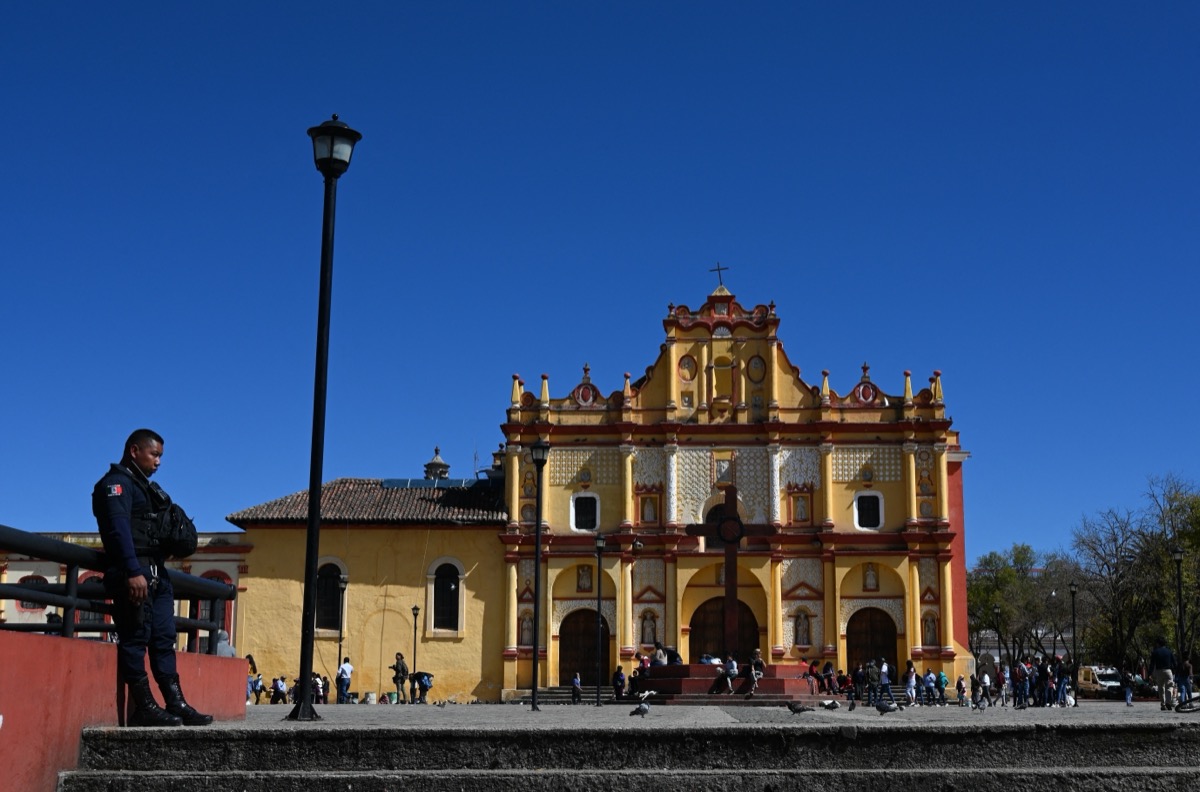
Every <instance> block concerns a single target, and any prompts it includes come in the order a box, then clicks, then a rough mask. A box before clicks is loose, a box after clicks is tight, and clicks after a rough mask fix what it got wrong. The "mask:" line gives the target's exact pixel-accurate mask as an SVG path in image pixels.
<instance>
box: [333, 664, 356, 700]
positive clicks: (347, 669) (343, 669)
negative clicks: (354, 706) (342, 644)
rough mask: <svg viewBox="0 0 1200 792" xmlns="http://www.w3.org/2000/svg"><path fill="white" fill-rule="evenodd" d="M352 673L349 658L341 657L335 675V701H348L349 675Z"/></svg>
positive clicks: (352, 668) (352, 669) (352, 667)
mask: <svg viewBox="0 0 1200 792" xmlns="http://www.w3.org/2000/svg"><path fill="white" fill-rule="evenodd" d="M353 673H354V666H352V665H350V658H349V657H343V658H342V664H341V665H340V666H338V670H337V677H336V678H335V682H336V684H337V703H338V704H349V703H350V676H351V675H352V674H353Z"/></svg>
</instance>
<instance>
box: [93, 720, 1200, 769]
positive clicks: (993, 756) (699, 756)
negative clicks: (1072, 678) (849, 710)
mask: <svg viewBox="0 0 1200 792" xmlns="http://www.w3.org/2000/svg"><path fill="white" fill-rule="evenodd" d="M479 706H487V705H479ZM506 709H511V710H513V715H514V716H519V717H514V718H511V719H510V718H507V717H503V716H502V718H501V720H503V721H504V723H503V724H501V725H499V726H493V727H490V728H479V727H466V726H457V727H456V726H453V724H452V720H451V719H449V717H450V716H451V715H452V713H450V712H447V713H446V715H447V718H448V719H447V721H446V723H447V725H446V726H444V727H436V728H435V727H431V726H425V725H422V724H419V723H415V722H410V723H407V724H402V725H387V726H376V727H372V728H355V727H338V728H332V729H331V728H296V727H294V726H291V727H289V726H264V727H261V728H255V729H245V728H241V729H239V728H222V727H219V726H215V725H214V726H212V727H205V728H198V729H183V728H175V729H172V728H157V729H116V728H105V729H85V730H84V733H83V743H82V745H81V750H80V767H81V768H83V769H91V770H105V771H158V770H163V771H177V772H193V773H205V772H213V773H215V772H224V771H242V772H266V773H271V772H274V771H277V770H278V769H280V768H288V769H289V770H290V771H294V772H323V771H334V770H340V771H366V770H377V771H380V772H383V771H400V770H430V769H439V768H444V769H476V770H518V769H527V770H537V771H539V772H541V771H548V770H581V771H582V770H587V771H600V770H607V769H611V768H612V766H613V765H614V763H619V764H620V765H621V766H622V767H625V768H629V769H637V768H642V769H646V770H653V769H660V770H672V771H674V770H678V771H686V772H699V771H708V770H720V769H729V770H746V771H749V770H761V771H767V770H776V769H778V768H805V769H807V770H819V769H825V770H831V771H834V770H836V771H846V770H871V769H876V768H889V769H902V768H910V769H933V770H940V771H947V772H948V771H950V770H962V769H969V768H979V769H987V770H991V771H994V770H995V769H996V768H999V767H1003V766H1005V762H1004V761H1001V760H998V758H997V757H1004V756H1009V757H1013V756H1016V757H1020V756H1025V757H1029V756H1036V757H1040V758H1041V759H1045V760H1046V761H1053V762H1054V763H1055V764H1056V765H1058V766H1060V767H1069V768H1073V769H1074V770H1077V771H1078V770H1085V769H1089V768H1114V769H1116V768H1139V767H1140V768H1150V767H1161V768H1171V767H1188V766H1191V765H1193V764H1194V763H1195V758H1196V756H1197V755H1200V752H1198V749H1200V723H1187V724H1185V725H1180V724H1179V723H1176V722H1170V721H1164V722H1162V723H1145V722H1139V723H1129V724H1106V725H1104V726H1103V727H1096V726H1091V727H1082V726H1080V727H1075V726H1072V725H1071V724H1070V723H1063V724H1062V725H1059V726H1056V727H1055V728H1054V730H1053V731H1052V732H1050V731H1046V730H1044V729H1038V728H1030V727H1029V726H1027V725H1022V724H1005V723H1000V722H997V721H994V720H986V719H982V718H981V719H980V720H978V721H975V722H972V723H969V724H968V723H961V724H953V725H951V724H936V725H935V724H921V723H920V721H919V720H918V719H912V720H906V719H905V716H904V715H903V714H899V713H898V714H895V715H890V716H887V717H880V716H877V715H875V714H874V713H870V714H866V715H864V716H860V715H859V714H858V713H855V714H853V715H850V717H851V718H858V719H859V720H858V721H857V722H854V721H849V720H844V721H842V722H841V723H830V722H828V721H827V720H826V721H822V720H821V718H823V717H825V715H827V714H826V713H814V715H816V716H817V718H815V719H814V718H806V717H804V716H792V715H790V713H786V714H785V713H782V712H781V713H780V714H779V717H781V718H786V721H784V722H781V723H772V724H766V723H741V724H736V725H735V728H707V729H696V728H689V727H683V726H672V725H667V724H660V723H652V721H651V720H650V719H647V720H645V721H643V720H642V719H634V720H633V721H630V720H629V719H628V718H625V717H623V716H622V715H620V714H618V715H616V717H615V718H614V717H613V716H612V714H610V713H611V711H612V709H613V708H608V707H605V708H603V709H602V710H601V712H603V713H605V714H604V715H603V716H601V715H599V714H598V715H597V718H603V719H606V720H608V721H610V725H609V726H607V727H604V726H597V727H594V728H593V727H583V726H557V727H554V728H548V727H537V726H534V727H533V728H530V727H529V726H528V725H523V724H528V722H529V721H528V718H524V716H525V715H529V713H522V712H521V711H520V710H519V709H518V708H516V707H512V708H506ZM497 712H499V710H498V711H497ZM618 712H619V711H618ZM429 714H430V715H433V714H434V713H433V712H431V713H429ZM843 714H844V713H843ZM535 717H536V716H535ZM580 717H586V713H580ZM772 717H774V716H772ZM830 717H832V715H830ZM863 718H869V719H870V721H864V720H863ZM612 721H615V722H616V725H615V727H614V725H613V724H612V723H611V722H612ZM643 723H645V724H647V726H648V727H649V728H651V729H652V731H648V730H647V728H644V727H643V726H642V724H643ZM631 724H632V725H636V726H637V728H629V726H630V725H631ZM731 726H734V724H731ZM1048 741H1049V742H1048ZM1051 746H1052V747H1051ZM1041 759H1039V761H1041Z"/></svg>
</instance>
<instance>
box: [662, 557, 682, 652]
mask: <svg viewBox="0 0 1200 792" xmlns="http://www.w3.org/2000/svg"><path fill="white" fill-rule="evenodd" d="M663 570H664V576H665V577H666V581H665V583H666V589H667V590H666V592H664V597H665V598H666V605H665V606H664V607H663V620H664V621H665V622H666V623H665V624H664V625H663V643H665V644H667V645H668V646H674V647H675V648H676V649H678V648H679V637H680V636H679V601H678V596H679V595H678V593H677V591H676V588H677V587H676V575H677V574H679V568H678V565H677V564H676V561H675V554H674V553H670V554H668V555H666V556H664V557H663Z"/></svg>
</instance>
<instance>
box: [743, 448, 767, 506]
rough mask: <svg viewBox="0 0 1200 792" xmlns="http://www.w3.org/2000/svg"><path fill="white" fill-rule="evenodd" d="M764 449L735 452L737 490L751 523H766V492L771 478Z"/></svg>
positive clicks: (746, 449) (747, 449) (744, 449)
mask: <svg viewBox="0 0 1200 792" xmlns="http://www.w3.org/2000/svg"><path fill="white" fill-rule="evenodd" d="M769 462H770V457H769V456H768V454H767V449H766V448H753V447H752V448H739V449H738V450H737V488H738V496H739V500H741V502H742V508H743V509H745V513H746V515H747V517H748V521H749V522H751V523H758V524H762V523H765V522H767V505H768V503H769V500H768V492H769V489H770V484H771V478H770V471H769V470H768V468H767V465H768V464H769Z"/></svg>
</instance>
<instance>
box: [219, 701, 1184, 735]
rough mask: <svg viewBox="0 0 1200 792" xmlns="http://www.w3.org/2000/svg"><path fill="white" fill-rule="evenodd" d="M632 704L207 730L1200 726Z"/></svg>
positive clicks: (343, 715) (1065, 715)
mask: <svg viewBox="0 0 1200 792" xmlns="http://www.w3.org/2000/svg"><path fill="white" fill-rule="evenodd" d="M632 709H633V704H608V705H605V706H603V707H600V708H597V707H596V706H595V705H579V706H571V705H562V704H543V705H542V706H541V711H540V712H532V711H531V710H530V708H529V707H528V706H527V705H522V704H447V705H446V706H444V707H439V706H436V705H427V706H420V705H417V706H403V705H384V704H376V705H367V704H359V705H342V706H337V705H327V706H319V707H318V708H317V713H318V714H319V715H320V716H321V720H319V721H310V722H297V721H290V720H287V715H288V714H289V713H290V712H291V705H286V706H285V705H282V704H277V705H274V706H270V705H266V704H262V705H258V706H253V705H251V706H248V707H247V708H246V720H244V721H223V722H221V723H218V724H214V726H218V727H223V728H234V729H262V730H273V729H278V728H281V727H282V728H295V729H339V728H347V727H349V728H378V727H384V728H394V727H402V728H403V727H409V726H411V727H417V728H421V729H430V728H434V729H436V728H446V729H448V730H460V729H476V730H481V731H503V730H511V729H522V730H525V729H557V728H563V727H572V728H578V727H598V728H621V729H656V728H663V727H675V728H709V727H711V728H720V729H725V730H728V729H729V728H730V726H731V725H734V724H746V725H747V726H753V725H754V724H761V725H777V724H782V723H786V724H812V725H825V726H829V725H839V726H850V725H853V726H869V727H876V728H912V727H914V726H921V725H928V726H930V727H931V730H933V731H944V730H946V729H948V728H949V729H953V728H955V726H956V725H961V726H964V727H968V728H976V727H979V726H983V725H985V724H988V725H993V726H1000V727H1006V728H1012V727H1017V726H1029V727H1030V728H1034V727H1038V726H1063V725H1078V726H1084V727H1094V726H1097V725H1109V724H1122V725H1126V726H1129V725H1138V724H1163V723H1178V724H1188V725H1192V726H1200V714H1179V713H1175V712H1163V711H1161V710H1160V709H1159V706H1158V704H1157V702H1136V703H1135V704H1134V705H1133V706H1132V707H1127V706H1125V703H1124V702H1119V701H1118V702H1108V701H1083V702H1080V705H1079V706H1078V707H1074V708H1058V707H1050V708H1041V709H1036V708H1030V709H1026V710H1019V711H1018V710H1013V709H1012V707H992V708H988V709H986V710H984V711H982V712H977V711H973V710H971V709H970V708H969V707H957V706H946V707H916V708H909V709H906V710H905V711H904V712H897V713H891V714H888V715H880V714H879V713H878V712H876V711H875V710H874V709H872V708H866V707H858V708H856V709H855V711H854V712H849V711H848V710H847V708H846V702H845V701H844V700H843V701H842V702H841V708H840V709H838V710H834V711H825V710H817V711H816V712H808V713H803V714H800V715H793V714H792V713H791V712H789V711H788V710H787V708H786V707H783V706H779V707H736V706H735V707H729V706H720V705H713V706H705V707H694V706H674V707H672V706H651V708H650V712H649V713H648V714H647V715H646V717H645V718H640V717H630V716H629V713H630V711H631V710H632Z"/></svg>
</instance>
